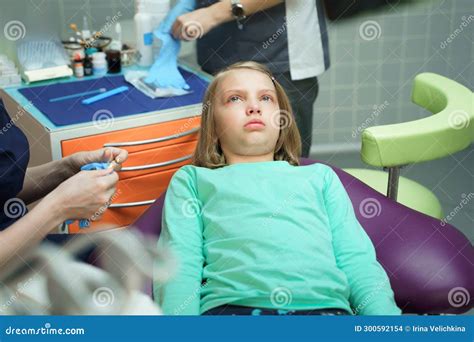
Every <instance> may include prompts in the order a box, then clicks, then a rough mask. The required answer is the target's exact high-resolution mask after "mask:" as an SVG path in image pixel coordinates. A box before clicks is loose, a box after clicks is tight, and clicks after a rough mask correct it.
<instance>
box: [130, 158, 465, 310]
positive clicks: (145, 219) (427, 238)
mask: <svg viewBox="0 0 474 342" xmlns="http://www.w3.org/2000/svg"><path fill="white" fill-rule="evenodd" d="M313 163H323V164H326V163H324V162H321V161H314V160H309V159H305V158H302V159H301V165H309V164H313ZM329 166H331V165H329ZM331 167H332V168H333V170H334V171H335V172H336V173H337V175H338V176H339V179H340V180H341V182H342V183H343V185H344V187H345V189H346V191H347V193H348V194H349V197H350V199H351V201H352V204H353V206H354V211H355V213H356V216H357V218H358V220H359V222H360V223H361V225H362V227H364V229H365V231H366V232H367V234H368V235H369V237H370V239H371V240H372V242H373V244H374V246H375V249H376V252H377V259H378V261H379V262H380V264H381V265H382V266H383V268H384V269H385V271H386V272H387V274H388V276H389V278H390V282H391V286H392V288H393V291H394V292H395V299H396V302H397V304H398V306H399V307H400V308H401V309H402V310H403V312H404V313H417V314H441V313H449V314H460V313H464V312H466V311H468V310H469V309H471V308H472V307H473V306H474V298H473V297H474V295H473V294H474V247H473V246H472V244H471V243H470V241H469V240H468V239H467V238H466V237H465V236H464V235H463V234H462V233H461V232H460V231H459V230H457V229H456V228H454V227H453V226H451V225H449V224H444V223H443V222H442V221H440V220H437V219H435V218H432V217H430V216H427V215H425V214H422V213H419V212H417V211H415V210H413V209H410V208H408V207H406V206H404V205H402V204H400V203H397V202H394V201H392V200H390V199H389V198H387V197H385V196H384V195H382V194H380V193H379V192H377V191H375V190H374V189H372V188H370V187H369V186H368V185H366V184H364V183H363V182H361V181H359V180H358V179H357V178H355V177H353V176H351V175H350V174H348V173H346V172H344V171H343V170H341V169H339V168H337V167H334V166H331ZM165 194H166V193H163V194H162V195H161V196H160V198H159V199H158V200H157V201H156V202H155V203H154V204H153V205H152V206H151V207H150V208H149V209H148V210H147V211H146V212H145V213H144V214H143V215H142V216H141V217H140V218H139V219H138V220H137V221H136V222H135V224H134V225H135V226H136V227H137V228H138V229H139V230H140V231H141V232H142V233H143V234H145V235H153V236H158V235H159V234H160V231H161V217H162V209H163V203H164V198H165Z"/></svg>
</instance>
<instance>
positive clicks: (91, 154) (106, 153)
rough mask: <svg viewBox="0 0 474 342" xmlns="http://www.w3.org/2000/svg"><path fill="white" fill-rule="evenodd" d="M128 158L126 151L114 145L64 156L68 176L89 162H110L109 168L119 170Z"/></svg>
mask: <svg viewBox="0 0 474 342" xmlns="http://www.w3.org/2000/svg"><path fill="white" fill-rule="evenodd" d="M127 158H128V151H127V150H123V149H120V148H116V147H106V148H101V149H99V150H95V151H83V152H77V153H74V154H72V155H70V156H68V157H65V158H64V161H65V163H66V165H67V168H68V169H69V172H70V176H72V175H74V174H76V173H78V172H79V171H80V170H81V167H82V166H84V165H86V164H90V163H111V164H110V165H111V168H113V169H114V170H115V171H119V170H120V169H121V168H122V163H123V162H124V161H126V160H127Z"/></svg>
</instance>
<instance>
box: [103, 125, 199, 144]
mask: <svg viewBox="0 0 474 342" xmlns="http://www.w3.org/2000/svg"><path fill="white" fill-rule="evenodd" d="M197 131H199V127H196V128H193V129H191V130H189V131H186V132H182V133H177V134H172V135H168V136H166V137H161V138H155V139H148V140H137V141H127V142H111V143H107V144H104V147H123V146H136V145H146V144H153V143H157V142H162V141H167V140H172V139H177V138H181V137H184V136H186V135H191V134H193V133H195V132H197Z"/></svg>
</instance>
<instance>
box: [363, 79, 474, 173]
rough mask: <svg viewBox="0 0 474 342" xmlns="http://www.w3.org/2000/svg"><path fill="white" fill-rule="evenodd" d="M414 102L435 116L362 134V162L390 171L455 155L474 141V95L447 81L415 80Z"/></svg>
mask: <svg viewBox="0 0 474 342" xmlns="http://www.w3.org/2000/svg"><path fill="white" fill-rule="evenodd" d="M412 101H413V102H414V103H416V104H417V105H419V106H421V107H423V108H425V109H427V110H428V111H430V112H431V113H433V115H431V116H428V117H426V118H423V119H420V120H414V121H409V122H404V123H399V124H393V125H383V126H375V127H370V128H367V129H365V130H364V131H363V132H362V149H361V157H362V160H363V161H364V162H365V163H367V164H369V165H372V166H378V167H384V166H385V167H391V166H401V165H406V164H413V163H419V162H423V161H428V160H434V159H438V158H442V157H445V156H447V155H450V154H453V153H456V152H458V151H461V150H463V149H465V148H466V147H468V146H469V145H470V144H471V142H472V141H474V122H473V121H474V94H473V93H472V91H470V90H469V89H468V88H466V87H465V86H463V85H461V84H459V83H457V82H455V81H452V80H450V79H448V78H446V77H443V76H440V75H437V74H433V73H423V74H419V75H417V76H416V77H415V80H414V83H413V91H412Z"/></svg>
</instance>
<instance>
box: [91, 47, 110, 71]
mask: <svg viewBox="0 0 474 342" xmlns="http://www.w3.org/2000/svg"><path fill="white" fill-rule="evenodd" d="M92 70H93V73H94V76H99V77H101V76H105V74H106V73H107V61H106V59H105V53H103V52H96V53H94V54H93V55H92Z"/></svg>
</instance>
